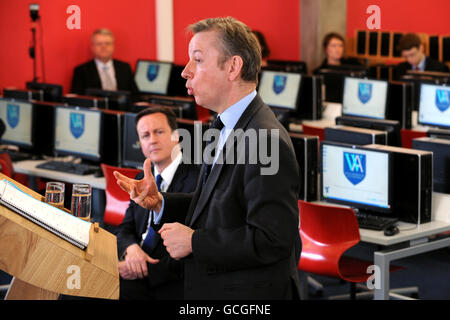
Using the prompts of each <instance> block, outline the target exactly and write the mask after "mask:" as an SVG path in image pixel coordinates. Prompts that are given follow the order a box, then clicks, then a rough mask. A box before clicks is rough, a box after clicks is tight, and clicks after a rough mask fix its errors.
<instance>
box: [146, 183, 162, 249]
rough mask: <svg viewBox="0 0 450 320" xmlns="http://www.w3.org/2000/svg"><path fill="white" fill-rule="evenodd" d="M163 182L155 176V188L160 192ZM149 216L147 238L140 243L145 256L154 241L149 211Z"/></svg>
mask: <svg viewBox="0 0 450 320" xmlns="http://www.w3.org/2000/svg"><path fill="white" fill-rule="evenodd" d="M162 181H163V178H162V177H161V175H160V174H158V175H157V176H156V187H157V188H158V191H161V183H162ZM150 214H151V215H152V217H151V218H150V223H149V225H148V231H147V236H146V237H145V239H144V242H143V243H142V250H144V251H145V252H146V253H147V254H150V251H151V250H152V249H153V245H154V240H155V234H156V233H155V230H154V229H153V228H152V226H151V225H152V224H151V221H152V220H153V212H152V211H150Z"/></svg>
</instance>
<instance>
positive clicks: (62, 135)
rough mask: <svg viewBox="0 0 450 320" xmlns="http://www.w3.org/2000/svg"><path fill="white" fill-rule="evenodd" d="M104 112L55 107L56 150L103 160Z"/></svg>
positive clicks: (57, 152) (83, 157) (61, 153)
mask: <svg viewBox="0 0 450 320" xmlns="http://www.w3.org/2000/svg"><path fill="white" fill-rule="evenodd" d="M102 130H103V125H102V113H101V111H100V110H90V109H85V108H78V107H76V108H72V107H62V106H59V107H55V139H54V151H55V153H56V154H57V155H73V156H76V157H80V158H82V159H85V160H92V161H101V160H102V155H101V150H102V145H101V144H102Z"/></svg>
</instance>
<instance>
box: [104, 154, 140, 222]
mask: <svg viewBox="0 0 450 320" xmlns="http://www.w3.org/2000/svg"><path fill="white" fill-rule="evenodd" d="M101 167H102V171H103V175H104V176H105V181H106V190H105V195H106V206H105V215H104V217H103V222H104V223H106V224H108V225H112V226H118V225H119V224H120V223H121V222H122V220H123V218H124V217H125V211H126V210H127V208H128V204H129V202H130V196H129V195H128V193H126V192H125V191H123V190H122V189H121V188H120V187H119V185H118V184H117V182H116V178H115V177H114V175H113V172H114V171H118V172H120V173H121V174H123V175H124V176H127V177H129V178H133V179H134V177H135V176H136V175H137V174H138V173H139V172H140V170H138V169H129V168H119V167H113V166H109V165H106V164H104V163H102V164H101Z"/></svg>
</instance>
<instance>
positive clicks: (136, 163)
mask: <svg viewBox="0 0 450 320" xmlns="http://www.w3.org/2000/svg"><path fill="white" fill-rule="evenodd" d="M135 119H136V113H129V112H127V113H125V115H124V119H123V148H122V150H123V153H122V162H123V165H124V166H127V167H133V168H142V166H143V164H144V161H145V156H144V154H143V153H142V149H141V143H140V142H139V136H138V134H137V131H136V124H135Z"/></svg>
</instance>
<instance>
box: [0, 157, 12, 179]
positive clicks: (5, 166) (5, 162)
mask: <svg viewBox="0 0 450 320" xmlns="http://www.w3.org/2000/svg"><path fill="white" fill-rule="evenodd" d="M0 165H1V173H3V174H4V175H7V176H8V177H10V178H13V175H14V167H13V164H12V161H11V157H10V156H9V154H7V153H6V152H3V153H0Z"/></svg>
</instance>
